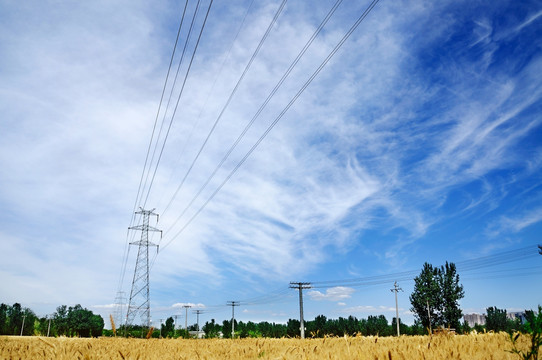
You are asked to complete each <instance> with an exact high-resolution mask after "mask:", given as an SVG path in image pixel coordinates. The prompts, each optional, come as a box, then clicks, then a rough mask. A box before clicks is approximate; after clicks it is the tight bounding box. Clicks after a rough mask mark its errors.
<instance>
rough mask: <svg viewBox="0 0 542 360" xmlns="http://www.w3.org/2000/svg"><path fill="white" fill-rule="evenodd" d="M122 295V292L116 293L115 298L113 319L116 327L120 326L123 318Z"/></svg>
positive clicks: (123, 298) (123, 297)
mask: <svg viewBox="0 0 542 360" xmlns="http://www.w3.org/2000/svg"><path fill="white" fill-rule="evenodd" d="M124 294H125V293H124V291H118V292H117V297H116V298H115V312H114V315H113V319H114V320H115V323H116V326H117V327H118V326H120V325H121V324H122V319H123V318H124V316H123V315H124V304H125V302H126V297H125V296H124Z"/></svg>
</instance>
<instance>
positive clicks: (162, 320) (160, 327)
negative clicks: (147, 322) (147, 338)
mask: <svg viewBox="0 0 542 360" xmlns="http://www.w3.org/2000/svg"><path fill="white" fill-rule="evenodd" d="M162 321H164V319H160V338H162Z"/></svg>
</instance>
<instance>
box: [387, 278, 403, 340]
mask: <svg viewBox="0 0 542 360" xmlns="http://www.w3.org/2000/svg"><path fill="white" fill-rule="evenodd" d="M390 290H391V292H395V323H396V324H397V336H401V332H400V331H399V304H398V302H397V292H398V291H399V290H401V291H403V289H401V288H400V287H397V281H396V282H395V284H393V289H390Z"/></svg>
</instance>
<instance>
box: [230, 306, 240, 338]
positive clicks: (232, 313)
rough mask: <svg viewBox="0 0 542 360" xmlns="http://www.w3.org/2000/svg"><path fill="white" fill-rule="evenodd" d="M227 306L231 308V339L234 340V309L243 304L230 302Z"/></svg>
mask: <svg viewBox="0 0 542 360" xmlns="http://www.w3.org/2000/svg"><path fill="white" fill-rule="evenodd" d="M227 305H228V306H231V338H232V339H234V338H235V311H234V309H235V307H236V306H239V305H241V304H239V301H228V302H227Z"/></svg>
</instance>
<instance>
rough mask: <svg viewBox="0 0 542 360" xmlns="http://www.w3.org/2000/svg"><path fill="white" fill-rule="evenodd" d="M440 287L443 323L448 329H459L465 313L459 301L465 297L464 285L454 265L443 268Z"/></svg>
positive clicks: (440, 275)
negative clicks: (460, 281)
mask: <svg viewBox="0 0 542 360" xmlns="http://www.w3.org/2000/svg"><path fill="white" fill-rule="evenodd" d="M439 285H440V291H441V297H442V309H441V312H442V321H443V325H444V326H446V327H450V328H454V329H459V328H460V326H461V323H460V321H461V318H462V317H463V313H462V311H461V309H460V308H459V300H460V299H462V298H463V297H464V296H465V292H464V291H463V285H461V284H460V283H459V275H458V274H457V269H456V266H455V264H454V263H450V264H448V262H446V265H445V266H443V267H441V269H440V274H439Z"/></svg>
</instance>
